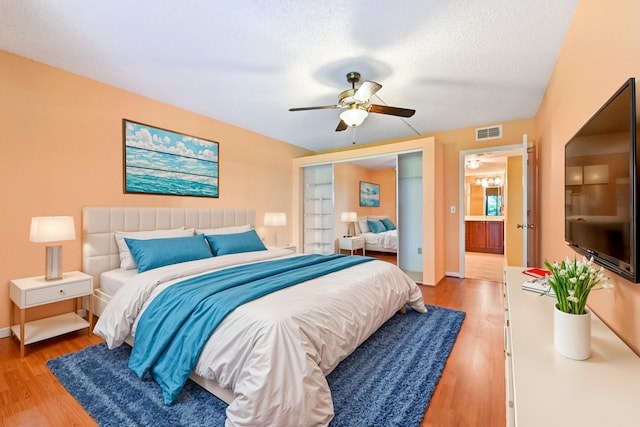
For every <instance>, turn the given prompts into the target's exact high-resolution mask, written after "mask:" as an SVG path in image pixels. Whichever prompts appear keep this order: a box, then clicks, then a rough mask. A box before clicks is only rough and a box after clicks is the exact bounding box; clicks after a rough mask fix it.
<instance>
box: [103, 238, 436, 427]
mask: <svg viewBox="0 0 640 427" xmlns="http://www.w3.org/2000/svg"><path fill="white" fill-rule="evenodd" d="M290 254H291V252H289V251H286V250H269V251H262V252H252V253H246V254H234V255H226V256H222V257H217V258H210V259H206V260H199V261H193V262H188V263H183V264H176V265H173V266H167V267H162V268H158V269H155V270H149V271H147V272H145V273H142V274H139V275H137V276H136V277H135V278H134V279H133V280H132V281H131V282H130V283H128V284H127V285H126V286H124V287H123V288H122V289H120V291H118V292H117V293H116V295H114V296H113V298H112V300H111V302H110V303H109V304H108V306H107V307H106V309H105V311H104V313H103V315H102V316H101V317H100V319H99V320H98V322H97V323H96V327H95V329H94V332H95V333H96V334H98V335H100V336H102V337H104V338H105V340H106V342H107V345H108V346H109V348H114V347H117V346H119V345H121V344H122V343H123V342H124V340H125V339H126V338H127V337H128V336H129V335H133V336H134V337H135V332H136V325H137V323H136V322H137V319H138V317H139V315H140V314H141V313H142V312H143V311H144V309H145V308H146V306H147V305H148V304H149V302H150V301H151V300H152V299H153V298H154V297H155V296H156V295H157V294H158V293H159V292H160V291H161V290H162V289H164V288H166V287H167V286H170V285H171V284H173V283H176V282H177V281H179V280H181V278H183V277H188V276H191V275H194V274H202V273H204V272H207V271H210V270H211V269H216V268H223V267H228V266H231V265H234V264H237V263H243V262H255V261H261V260H264V259H267V258H273V257H282V256H288V255H290ZM407 303H408V304H410V306H411V307H412V308H413V309H415V310H417V311H421V312H425V311H426V309H425V306H424V302H423V299H422V294H421V292H420V290H419V288H418V287H417V286H416V284H415V283H414V282H413V281H412V280H411V279H409V278H408V277H407V276H406V275H405V274H404V273H402V271H400V270H399V269H398V268H396V267H395V266H393V265H392V264H389V263H386V262H382V261H371V262H366V263H363V264H359V265H356V266H354V267H350V268H348V269H345V270H342V271H339V272H336V273H331V274H329V275H326V276H323V277H320V278H318V279H314V280H310V281H307V282H304V283H301V284H299V285H296V286H292V287H290V288H286V289H283V290H280V291H278V292H275V293H272V294H270V295H267V296H264V297H262V298H259V299H257V300H255V301H252V302H249V303H247V304H244V305H242V306H240V307H239V308H237V309H236V310H235V311H233V312H232V313H231V314H229V316H227V318H226V319H225V320H224V321H223V322H222V323H221V324H220V325H219V327H218V328H217V329H216V331H215V332H214V333H213V335H212V336H211V338H210V339H209V341H208V342H207V344H206V346H205V348H204V350H203V351H202V354H201V355H200V359H199V360H198V363H197V365H196V367H195V370H194V372H195V373H196V374H197V375H200V376H202V377H204V378H208V379H211V380H214V381H217V382H218V383H219V384H220V385H221V386H222V387H224V388H228V389H230V390H232V391H233V393H234V395H235V400H234V401H233V402H232V403H231V404H230V405H229V406H228V408H227V421H226V425H227V426H249V425H251V426H256V425H262V426H264V425H269V426H293V425H300V426H311V425H313V426H316V425H327V424H328V423H329V422H330V421H331V419H332V418H333V403H332V400H331V393H330V390H329V387H328V384H327V381H326V379H325V376H326V375H327V374H329V373H330V372H331V371H332V370H333V369H334V368H335V367H336V365H337V364H338V363H339V362H340V361H341V360H343V359H344V358H345V357H346V356H348V355H349V354H350V353H351V352H352V351H353V350H354V349H355V348H356V347H357V346H358V345H360V344H361V343H362V342H363V341H365V340H366V339H367V338H368V337H369V336H370V335H371V334H372V333H373V332H375V331H376V330H377V329H378V328H379V327H380V326H381V325H382V324H383V323H384V322H385V321H386V320H388V319H389V318H390V317H391V316H392V315H393V314H394V313H395V312H396V311H398V310H399V309H400V308H402V307H404V306H405V304H407Z"/></svg>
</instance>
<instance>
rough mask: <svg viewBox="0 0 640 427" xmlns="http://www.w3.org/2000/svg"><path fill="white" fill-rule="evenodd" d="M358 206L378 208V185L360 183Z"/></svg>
mask: <svg viewBox="0 0 640 427" xmlns="http://www.w3.org/2000/svg"><path fill="white" fill-rule="evenodd" d="M360 206H373V207H380V184H372V183H370V182H364V181H360Z"/></svg>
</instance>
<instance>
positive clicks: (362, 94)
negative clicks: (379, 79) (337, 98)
mask: <svg viewBox="0 0 640 427" xmlns="http://www.w3.org/2000/svg"><path fill="white" fill-rule="evenodd" d="M381 87H382V85H381V84H379V83H376V82H370V81H364V82H362V84H361V85H360V87H359V88H358V90H357V91H356V93H354V94H353V99H355V100H356V101H357V102H360V103H363V102H367V101H368V100H369V98H371V97H372V96H373V94H374V93H376V92H377V91H379V90H380V88H381Z"/></svg>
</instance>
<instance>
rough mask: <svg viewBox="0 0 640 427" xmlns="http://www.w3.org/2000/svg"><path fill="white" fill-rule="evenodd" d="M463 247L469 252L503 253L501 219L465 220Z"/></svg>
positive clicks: (502, 225) (502, 224) (502, 223)
mask: <svg viewBox="0 0 640 427" xmlns="http://www.w3.org/2000/svg"><path fill="white" fill-rule="evenodd" d="M465 249H466V250H467V251H469V252H485V253H491V254H503V253H504V222H503V221H466V222H465Z"/></svg>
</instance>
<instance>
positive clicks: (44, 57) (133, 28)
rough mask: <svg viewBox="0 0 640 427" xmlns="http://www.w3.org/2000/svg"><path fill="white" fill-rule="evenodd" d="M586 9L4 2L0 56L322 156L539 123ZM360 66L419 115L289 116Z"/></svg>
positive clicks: (333, 95) (442, 2)
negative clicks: (347, 121)
mask: <svg viewBox="0 0 640 427" xmlns="http://www.w3.org/2000/svg"><path fill="white" fill-rule="evenodd" d="M576 3H577V0H482V1H479V0H397V1H395V2H390V1H382V0H369V1H360V0H355V1H351V2H347V1H335V0H328V1H310V0H306V1H301V0H297V1H293V0H234V1H231V0H218V1H209V0H191V1H188V2H185V1H178V0H174V1H169V0H144V1H140V0H138V1H129V0H126V1H125V0H110V1H103V2H96V1H81V0H55V1H51V0H48V1H34V0H0V49H2V50H6V51H8V52H12V53H16V54H18V55H21V56H24V57H27V58H31V59H34V60H37V61H40V62H43V63H46V64H50V65H52V66H55V67H58V68H61V69H64V70H67V71H71V72H73V73H76V74H79V75H82V76H86V77H89V78H91V79H95V80H98V81H101V82H104V83H107V84H110V85H113V86H116V87H119V88H122V89H125V90H128V91H131V92H134V93H138V94H140V95H144V96H147V97H150V98H153V99H156V100H159V101H162V102H166V103H169V104H172V105H175V106H178V107H181V108H184V109H187V110H190V111H193V112H196V113H199V114H202V115H205V116H209V117H212V118H215V119H217V120H221V121H224V122H228V123H231V124H234V125H237V126H240V127H243V128H246V129H249V130H252V131H254V132H258V133H260V134H264V135H268V136H270V137H273V138H276V139H279V140H282V141H286V142H288V143H291V144H295V145H298V146H301V147H305V148H308V149H311V150H316V151H317V150H325V149H333V148H338V147H344V146H348V145H350V144H351V142H352V139H353V138H354V136H355V140H356V141H357V142H358V143H367V142H374V141H384V140H389V139H396V138H405V137H411V136H415V135H417V134H423V135H429V134H431V133H433V132H436V131H443V130H450V129H458V128H462V127H468V126H479V125H484V124H490V123H496V122H501V121H507V120H513V119H520V118H528V117H533V116H534V115H535V114H536V112H537V110H538V106H539V104H540V101H541V99H542V96H543V94H544V90H545V87H546V85H547V82H548V80H549V77H550V74H551V71H552V69H553V66H554V64H555V61H556V57H557V55H558V52H559V49H560V46H561V44H562V41H563V39H564V36H565V34H566V31H567V28H568V25H569V22H570V21H571V18H572V15H573V12H574V10H575V6H576ZM350 71H358V72H360V73H361V74H362V79H363V80H372V81H375V82H378V83H380V84H382V85H383V88H382V89H380V91H379V92H378V93H377V95H379V98H375V97H374V98H373V100H372V101H373V102H374V103H378V104H383V103H386V104H388V105H391V106H397V107H405V108H413V109H415V110H416V114H415V115H414V116H413V117H411V118H409V119H400V118H398V117H393V116H386V115H380V114H370V115H369V117H368V118H367V119H366V120H365V122H364V124H363V125H361V126H359V127H357V128H356V131H355V135H354V133H353V132H352V131H351V129H349V130H347V131H344V132H335V128H336V126H337V124H338V121H339V117H338V116H339V113H340V111H341V110H317V111H304V112H289V111H288V109H289V108H290V107H307V106H316V105H328V104H335V103H336V102H337V97H338V93H339V92H340V91H342V90H344V89H347V88H349V87H350V85H349V84H348V83H347V81H346V78H345V75H346V74H347V73H348V72H350ZM131 119H133V120H135V117H131ZM155 124H156V125H159V126H162V123H155Z"/></svg>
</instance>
